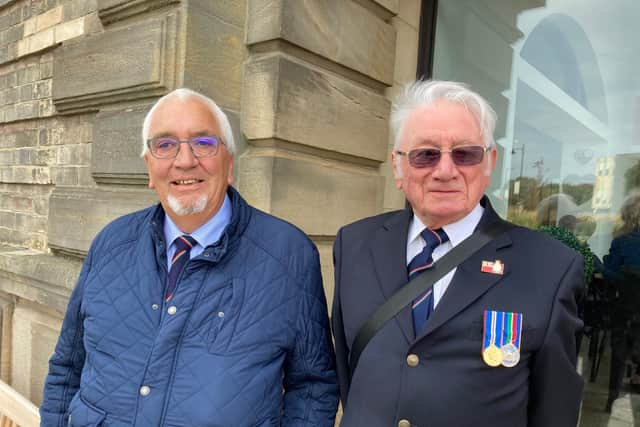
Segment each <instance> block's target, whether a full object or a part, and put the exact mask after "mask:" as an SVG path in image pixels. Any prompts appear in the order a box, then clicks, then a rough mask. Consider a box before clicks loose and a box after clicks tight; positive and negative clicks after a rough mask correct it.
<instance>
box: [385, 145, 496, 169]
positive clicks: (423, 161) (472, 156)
mask: <svg viewBox="0 0 640 427" xmlns="http://www.w3.org/2000/svg"><path fill="white" fill-rule="evenodd" d="M490 148H491V147H483V146H481V145H463V146H460V147H454V148H452V149H450V150H443V149H441V148H431V147H430V148H416V149H415V150H411V151H400V150H396V151H395V153H396V154H398V155H400V156H407V159H409V164H410V165H411V166H413V167H414V168H419V169H420V168H431V167H434V166H435V165H437V164H438V162H439V161H440V158H441V157H442V153H451V160H453V163H454V164H455V165H456V166H473V165H477V164H478V163H480V162H482V159H483V158H484V153H486V152H487V151H489V149H490Z"/></svg>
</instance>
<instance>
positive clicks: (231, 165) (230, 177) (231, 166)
mask: <svg viewBox="0 0 640 427" xmlns="http://www.w3.org/2000/svg"><path fill="white" fill-rule="evenodd" d="M228 156H229V172H228V175H227V184H229V185H233V156H232V155H231V154H228Z"/></svg>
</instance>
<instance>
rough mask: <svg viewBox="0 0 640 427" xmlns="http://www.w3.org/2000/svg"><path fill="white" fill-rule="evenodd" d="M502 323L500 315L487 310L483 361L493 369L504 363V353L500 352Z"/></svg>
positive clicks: (485, 313) (485, 314)
mask: <svg viewBox="0 0 640 427" xmlns="http://www.w3.org/2000/svg"><path fill="white" fill-rule="evenodd" d="M502 323H503V322H502V317H501V316H499V315H498V312H497V311H493V310H485V312H484V334H483V335H484V339H483V340H482V360H484V363H486V364H487V365H489V366H491V367H492V368H495V367H497V366H500V364H501V363H502V351H500V345H501V338H500V337H501V336H502Z"/></svg>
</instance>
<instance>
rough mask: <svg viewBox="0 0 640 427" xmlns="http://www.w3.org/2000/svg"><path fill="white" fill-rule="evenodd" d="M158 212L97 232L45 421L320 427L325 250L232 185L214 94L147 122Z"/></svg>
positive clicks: (70, 312)
mask: <svg viewBox="0 0 640 427" xmlns="http://www.w3.org/2000/svg"><path fill="white" fill-rule="evenodd" d="M142 139H143V149H142V157H143V159H144V161H145V163H146V166H147V170H148V173H149V187H150V188H153V189H154V190H155V191H156V192H157V193H158V196H159V199H160V203H159V204H158V205H156V206H153V207H150V208H147V209H144V210H142V211H139V212H135V213H132V214H130V215H126V216H124V217H121V218H119V219H116V220H115V221H113V222H112V223H111V224H109V225H108V226H107V227H105V229H104V230H102V231H101V232H100V233H99V234H98V236H97V237H96V238H95V240H94V241H93V243H92V245H91V249H90V250H89V254H88V256H87V258H86V260H85V262H84V265H83V268H82V272H81V274H80V278H79V280H78V283H77V285H76V287H75V289H74V291H73V293H72V295H71V298H70V300H69V306H68V309H67V312H66V315H65V318H64V322H63V325H62V330H61V333H60V337H59V340H58V343H57V345H56V349H55V353H54V354H53V356H52V357H51V360H50V363H49V374H48V376H47V378H46V383H45V389H44V400H43V403H42V406H41V409H40V412H41V418H42V425H43V426H62V425H69V426H102V425H105V426H107V425H108V426H198V427H204V426H211V427H214V426H219V427H228V426H309V427H312V426H313V427H316V426H326V427H330V426H331V427H332V426H333V423H334V416H335V412H336V407H337V400H338V398H337V393H338V390H337V383H336V381H337V380H336V373H335V369H334V355H333V350H332V344H331V337H330V332H329V327H328V318H327V307H326V302H325V297H324V293H323V287H322V279H321V276H320V265H319V258H318V252H317V249H316V247H315V246H314V245H313V243H312V242H311V241H310V240H309V239H308V238H307V237H306V236H305V235H304V233H303V232H301V231H300V230H298V229H296V228H295V227H294V226H292V225H290V224H288V223H286V222H284V221H282V220H280V219H277V218H275V217H273V216H271V215H268V214H266V213H264V212H261V211H258V210H257V209H255V208H253V207H251V206H249V205H248V204H247V202H245V200H244V199H243V198H242V197H241V196H240V194H238V192H237V191H236V190H235V189H234V188H233V187H232V186H231V184H232V170H233V163H234V147H235V145H234V139H233V134H232V131H231V128H230V125H229V121H228V119H227V117H226V115H225V114H224V112H222V110H220V108H218V106H217V105H216V104H215V103H214V102H213V101H212V100H211V99H209V98H207V97H205V96H203V95H201V94H199V93H196V92H193V91H191V90H188V89H178V90H175V91H173V92H171V93H169V94H168V95H166V96H164V97H163V98H161V99H160V100H158V102H157V103H156V104H155V105H154V106H153V107H152V108H151V110H150V111H149V113H148V114H147V117H146V118H145V120H144V124H143V130H142Z"/></svg>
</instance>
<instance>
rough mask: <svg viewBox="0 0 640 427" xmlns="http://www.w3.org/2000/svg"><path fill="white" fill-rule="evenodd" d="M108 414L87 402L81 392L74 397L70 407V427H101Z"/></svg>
mask: <svg viewBox="0 0 640 427" xmlns="http://www.w3.org/2000/svg"><path fill="white" fill-rule="evenodd" d="M106 416H107V414H106V412H104V411H103V410H102V409H99V408H97V407H95V406H93V405H91V404H90V403H89V402H87V401H86V400H85V399H84V398H83V397H82V396H81V395H80V392H78V394H76V396H74V398H73V399H72V400H71V404H70V405H69V418H68V422H67V426H69V427H100V426H102V422H103V421H104V419H105V418H106Z"/></svg>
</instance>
